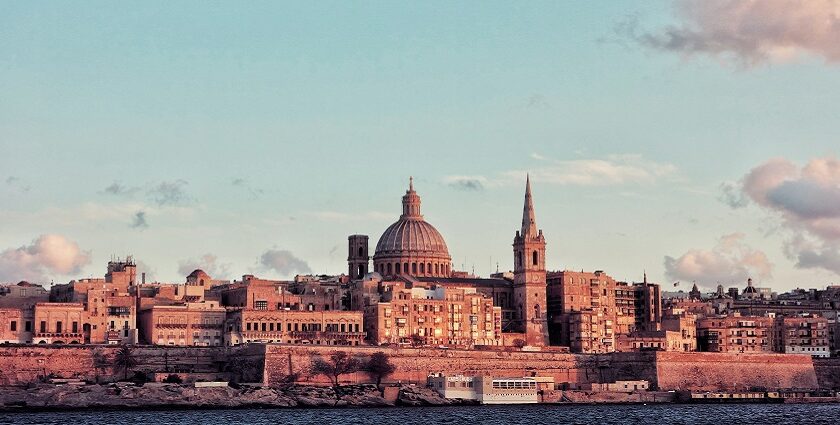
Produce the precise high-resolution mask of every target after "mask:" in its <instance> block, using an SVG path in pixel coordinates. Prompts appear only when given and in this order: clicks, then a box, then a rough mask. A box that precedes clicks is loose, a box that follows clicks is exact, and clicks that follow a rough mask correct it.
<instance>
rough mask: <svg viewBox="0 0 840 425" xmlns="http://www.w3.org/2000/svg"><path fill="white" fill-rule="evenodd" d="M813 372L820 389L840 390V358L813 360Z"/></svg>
mask: <svg viewBox="0 0 840 425" xmlns="http://www.w3.org/2000/svg"><path fill="white" fill-rule="evenodd" d="M814 370H815V371H816V373H817V383H818V384H819V386H820V388H824V389H828V390H840V358H833V359H814Z"/></svg>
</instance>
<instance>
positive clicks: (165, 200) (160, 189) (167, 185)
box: [148, 180, 190, 206]
mask: <svg viewBox="0 0 840 425" xmlns="http://www.w3.org/2000/svg"><path fill="white" fill-rule="evenodd" d="M186 185H187V182H186V181H185V180H173V181H168V182H167V181H164V182H160V183H159V184H158V185H157V186H154V187H153V188H151V189H149V191H148V195H149V198H150V199H151V200H152V201H154V202H155V203H157V204H158V205H160V206H166V205H182V204H184V203H186V202H188V201H189V200H190V196H189V195H187V192H186V190H185V189H184V187H185V186H186Z"/></svg>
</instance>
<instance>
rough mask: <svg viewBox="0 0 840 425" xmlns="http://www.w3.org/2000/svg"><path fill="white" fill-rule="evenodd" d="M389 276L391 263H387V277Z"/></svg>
mask: <svg viewBox="0 0 840 425" xmlns="http://www.w3.org/2000/svg"><path fill="white" fill-rule="evenodd" d="M390 275H391V263H388V276H390Z"/></svg>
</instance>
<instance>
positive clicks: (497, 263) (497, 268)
mask: <svg viewBox="0 0 840 425" xmlns="http://www.w3.org/2000/svg"><path fill="white" fill-rule="evenodd" d="M498 272H499V262H498V261H496V273H498Z"/></svg>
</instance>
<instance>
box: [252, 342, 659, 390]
mask: <svg viewBox="0 0 840 425" xmlns="http://www.w3.org/2000/svg"><path fill="white" fill-rule="evenodd" d="M338 349H340V350H346V351H349V352H350V353H351V354H352V355H354V356H358V357H361V358H365V357H368V356H370V355H371V354H373V353H375V352H377V351H383V352H385V353H386V354H388V357H389V358H390V361H391V362H392V363H393V364H394V365H395V366H396V369H397V371H396V372H395V373H394V374H393V375H391V376H389V377H388V380H387V381H388V382H403V383H405V382H412V383H420V384H425V382H426V377H427V376H428V375H429V374H430V373H437V372H445V373H448V374H465V375H476V374H489V375H494V376H511V377H521V376H528V375H530V374H532V373H536V374H538V375H541V376H552V377H554V379H555V382H558V383H560V382H574V383H591V382H613V381H615V380H617V379H646V380H655V379H656V370H655V364H654V362H653V359H654V355H653V354H652V353H616V354H612V355H586V354H569V353H560V352H522V351H477V350H442V349H426V348H384V347H341V348H339V347H322V346H289V345H268V346H267V347H266V360H265V376H264V378H265V383H266V384H275V383H279V382H283V381H284V380H286V379H288V377H289V376H297V377H298V378H299V379H302V380H306V381H309V382H323V383H326V382H327V378H326V377H323V376H310V374H309V370H310V368H311V365H312V361H313V359H315V358H317V357H318V356H320V357H322V358H327V357H328V356H329V355H330V353H332V352H333V351H335V350H338ZM342 379H346V380H347V382H353V383H358V382H366V381H368V380H369V378H368V377H367V376H365V375H364V374H353V375H346V376H343V377H342Z"/></svg>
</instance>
